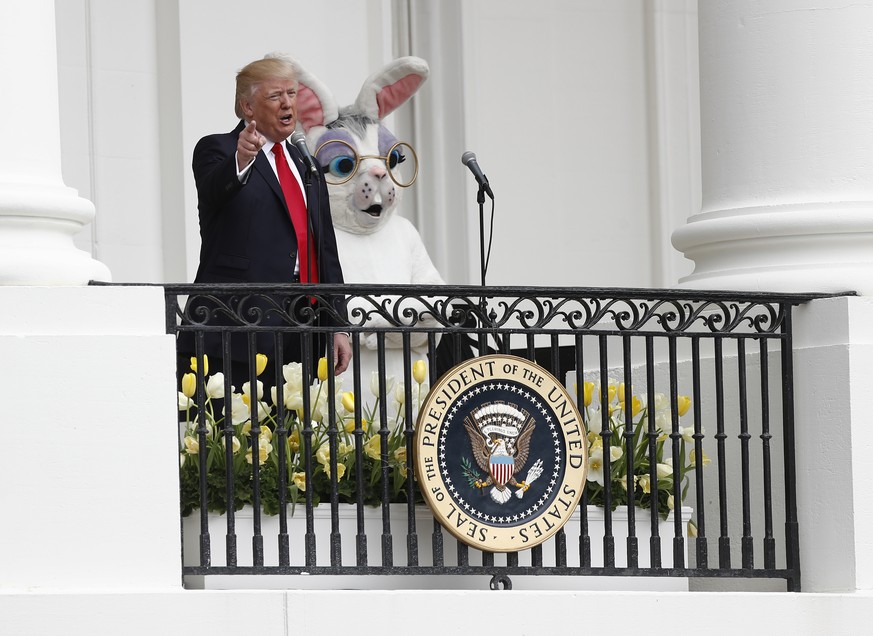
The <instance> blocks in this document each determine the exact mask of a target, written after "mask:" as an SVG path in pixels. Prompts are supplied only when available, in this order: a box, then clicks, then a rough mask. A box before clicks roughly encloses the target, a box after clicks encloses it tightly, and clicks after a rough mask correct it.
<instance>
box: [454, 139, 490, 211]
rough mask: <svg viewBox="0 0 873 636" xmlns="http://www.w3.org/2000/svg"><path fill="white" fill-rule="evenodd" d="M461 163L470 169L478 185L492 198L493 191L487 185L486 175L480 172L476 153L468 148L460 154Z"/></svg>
mask: <svg viewBox="0 0 873 636" xmlns="http://www.w3.org/2000/svg"><path fill="white" fill-rule="evenodd" d="M461 163H462V164H464V165H465V166H467V167H468V168H469V169H470V172H472V173H473V176H474V177H476V181H477V182H478V183H479V186H480V187H481V188H482V189H483V190H485V192H486V194H488V196H489V197H491V198H492V199H493V198H494V193H493V192H491V186H490V185H488V177H486V176H485V175H484V174H483V173H482V168H480V167H479V164H478V163H477V162H476V154H475V153H472V152H470V151H469V150H468V151H467V152H465V153H464V154H462V155H461Z"/></svg>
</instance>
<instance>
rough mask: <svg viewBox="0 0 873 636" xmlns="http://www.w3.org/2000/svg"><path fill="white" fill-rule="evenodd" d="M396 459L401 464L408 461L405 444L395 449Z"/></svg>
mask: <svg viewBox="0 0 873 636" xmlns="http://www.w3.org/2000/svg"><path fill="white" fill-rule="evenodd" d="M394 459H395V460H396V461H397V462H398V463H400V464H405V463H406V447H405V446H401V447H400V448H398V449H397V450H396V451H394Z"/></svg>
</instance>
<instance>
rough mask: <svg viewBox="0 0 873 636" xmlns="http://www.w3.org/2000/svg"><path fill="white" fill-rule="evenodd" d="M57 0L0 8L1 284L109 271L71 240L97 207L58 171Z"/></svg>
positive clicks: (76, 278)
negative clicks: (1, 93)
mask: <svg viewBox="0 0 873 636" xmlns="http://www.w3.org/2000/svg"><path fill="white" fill-rule="evenodd" d="M54 6H55V5H54V2H53V0H29V1H28V2H8V3H4V5H3V8H2V10H0V82H2V85H3V87H4V95H5V96H6V98H5V99H4V100H3V101H2V104H0V139H2V140H3V144H2V148H3V152H2V153H0V284H2V285H79V284H85V283H87V282H88V281H89V280H109V276H110V274H109V270H108V269H107V268H106V266H104V265H103V264H102V263H99V262H98V261H96V260H94V259H92V258H91V256H90V255H89V254H87V253H86V252H83V251H82V250H79V249H78V248H76V247H75V245H74V244H73V235H74V234H75V233H76V232H78V231H79V230H80V229H81V228H82V226H84V225H85V224H86V223H88V222H90V221H91V219H93V217H94V206H93V205H92V204H91V202H90V201H87V200H86V199H82V198H80V197H79V196H78V194H77V193H76V191H75V190H73V189H72V188H68V187H66V186H65V185H64V183H63V180H62V177H61V154H60V153H61V144H60V123H59V115H58V113H59V110H58V72H57V52H56V48H57V47H56V40H55V21H54Z"/></svg>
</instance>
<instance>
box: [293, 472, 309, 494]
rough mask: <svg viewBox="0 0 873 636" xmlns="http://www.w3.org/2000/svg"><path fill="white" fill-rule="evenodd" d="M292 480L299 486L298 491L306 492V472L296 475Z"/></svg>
mask: <svg viewBox="0 0 873 636" xmlns="http://www.w3.org/2000/svg"><path fill="white" fill-rule="evenodd" d="M292 479H293V481H294V485H295V486H297V489H298V490H303V491H305V490H306V473H304V472H299V473H294V476H293V477H292Z"/></svg>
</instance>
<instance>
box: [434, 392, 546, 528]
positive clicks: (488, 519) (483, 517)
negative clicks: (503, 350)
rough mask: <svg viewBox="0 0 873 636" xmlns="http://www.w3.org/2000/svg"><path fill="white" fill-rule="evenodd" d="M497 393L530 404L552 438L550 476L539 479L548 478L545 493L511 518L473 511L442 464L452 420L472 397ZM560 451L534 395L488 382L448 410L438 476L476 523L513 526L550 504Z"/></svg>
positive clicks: (453, 497)
mask: <svg viewBox="0 0 873 636" xmlns="http://www.w3.org/2000/svg"><path fill="white" fill-rule="evenodd" d="M486 390H488V391H495V390H497V391H500V390H508V391H510V392H512V393H517V394H518V396H519V398H523V399H525V400H527V401H528V402H529V403H530V404H532V405H533V407H534V409H535V410H537V411H539V412H540V414H541V415H542V417H541V418H538V423H540V422H545V423H546V424H547V425H548V427H549V434H550V435H551V436H552V442H553V447H554V453H555V455H554V468H553V470H552V474H551V476H548V475H543V476H541V477H540V478H541V479H543V478H546V477H548V479H549V481H548V485H547V486H546V490H545V492H544V493H543V494H542V496H541V497H540V498H539V499H537V501H536V502H535V503H533V504H532V505H531V506H530V507H528V508H527V509H525V510H524V511H521V512H517V513H514V514H511V515H510V514H507V515H503V516H497V515H489V514H486V513H484V512H482V511H481V510H479V509H478V508H476V507H474V506H473V505H472V504H471V503H470V502H468V501H466V500H465V499H464V497H463V496H462V494H461V492H460V491H459V490H458V488H457V487H456V486H455V485H454V483H453V482H452V478H451V476H450V475H449V474H448V472H447V470H448V464H447V462H446V437H447V436H448V432H449V428H450V427H451V425H452V422H453V420H454V419H455V416H456V415H457V413H458V411H459V410H460V407H461V406H462V405H463V404H465V403H466V402H467V401H469V400H470V399H471V398H472V397H473V396H474V395H478V394H480V393H482V392H483V391H486ZM562 451H563V440H562V439H561V438H560V436H559V434H558V426H557V424H556V423H555V419H554V418H553V417H552V413H551V411H550V410H549V409H548V408H546V407H545V405H544V404H543V403H542V401H541V400H540V399H539V398H538V396H537V395H536V394H534V393H531V392H530V391H528V390H527V389H525V388H524V387H520V386H518V385H516V384H513V383H510V382H491V383H489V384H487V385H480V386H477V387H475V388H474V389H471V390H470V391H468V392H467V393H465V394H463V395H462V396H461V397H460V398H459V399H458V400H456V401H455V403H454V405H453V406H452V408H451V410H450V411H449V412H448V414H447V415H446V418H445V423H444V425H443V427H442V430H441V431H440V442H439V466H440V473H441V475H442V478H443V481H444V482H445V485H446V490H448V491H449V493H450V494H451V497H452V499H454V500H455V502H456V503H457V504H458V506H460V507H461V508H463V509H464V510H465V511H466V512H467V514H469V515H471V516H473V517H476V518H477V519H479V520H480V521H483V522H485V523H498V524H515V523H518V522H521V521H524V520H525V519H527V518H528V517H531V516H532V515H534V514H535V513H536V512H537V510H539V509H540V508H541V507H542V506H543V504H545V503H546V502H548V501H551V495H552V492H553V491H554V489H555V487H556V486H557V485H558V483H559V481H560V476H561V475H560V473H561V469H560V466H561V456H562ZM534 461H536V458H529V459H528V464H532V463H533V462H534Z"/></svg>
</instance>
